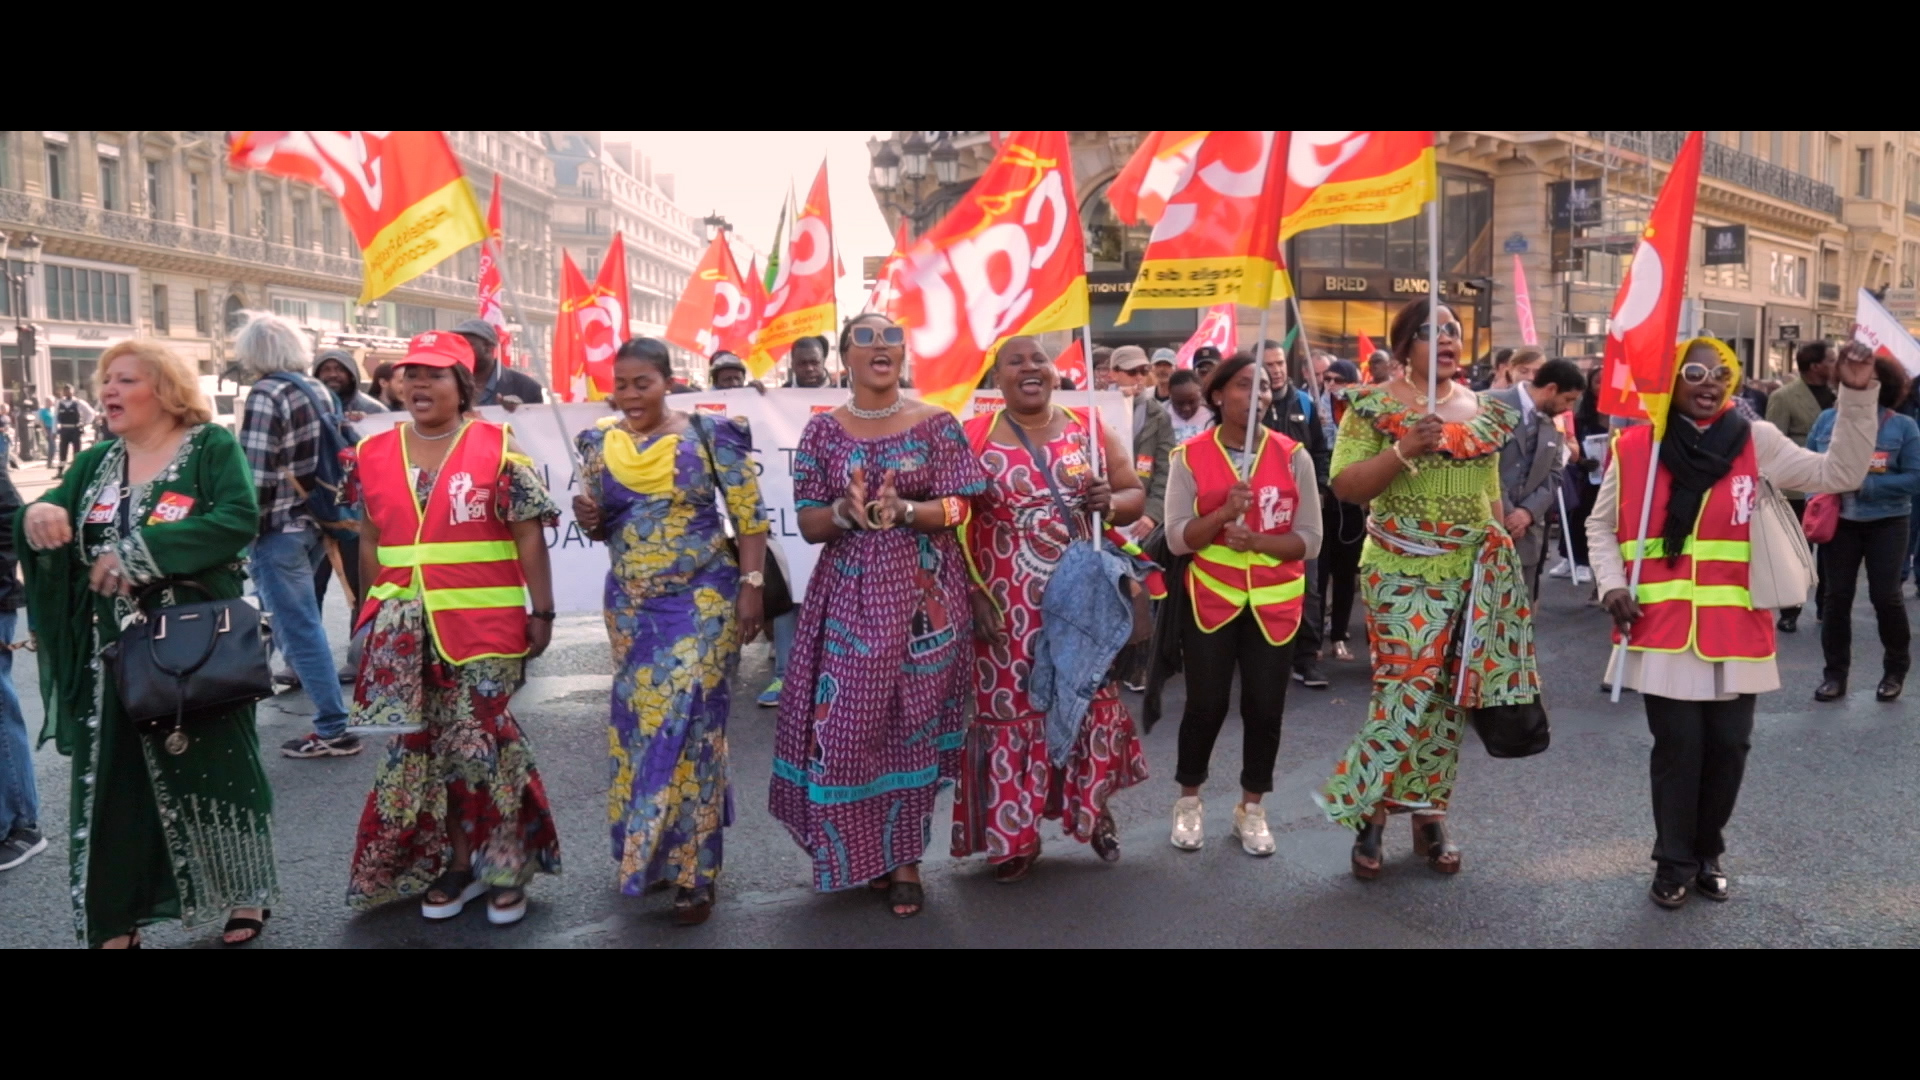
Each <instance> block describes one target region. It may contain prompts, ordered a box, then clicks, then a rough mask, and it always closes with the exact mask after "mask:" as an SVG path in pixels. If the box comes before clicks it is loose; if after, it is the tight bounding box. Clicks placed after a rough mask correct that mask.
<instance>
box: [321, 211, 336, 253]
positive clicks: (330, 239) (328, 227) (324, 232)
mask: <svg viewBox="0 0 1920 1080" xmlns="http://www.w3.org/2000/svg"><path fill="white" fill-rule="evenodd" d="M320 250H322V251H324V252H326V253H327V254H329V255H331V254H333V253H334V252H336V251H339V250H340V211H338V210H335V209H334V208H333V207H331V206H323V207H321V208H320Z"/></svg>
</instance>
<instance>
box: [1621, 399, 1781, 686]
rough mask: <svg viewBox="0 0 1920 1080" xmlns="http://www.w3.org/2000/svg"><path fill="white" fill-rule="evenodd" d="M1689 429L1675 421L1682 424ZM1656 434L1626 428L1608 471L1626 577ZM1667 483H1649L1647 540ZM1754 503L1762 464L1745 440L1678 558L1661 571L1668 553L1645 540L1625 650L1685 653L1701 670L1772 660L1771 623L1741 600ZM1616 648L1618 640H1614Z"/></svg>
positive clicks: (1664, 479)
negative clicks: (1706, 664) (1612, 475)
mask: <svg viewBox="0 0 1920 1080" xmlns="http://www.w3.org/2000/svg"><path fill="white" fill-rule="evenodd" d="M1686 422H1687V421H1686V420H1684V419H1682V420H1676V421H1675V423H1681V424H1684V423H1686ZM1652 450H1653V428H1652V427H1651V426H1646V425H1642V426H1640V427H1633V428H1628V429H1626V430H1625V431H1623V432H1621V433H1619V434H1618V435H1616V436H1615V437H1614V441H1613V455H1614V457H1613V461H1614V465H1613V468H1614V471H1615V472H1616V473H1618V474H1619V477H1620V513H1619V523H1618V524H1617V525H1616V526H1615V528H1614V534H1615V536H1616V537H1617V539H1618V540H1619V542H1620V555H1621V557H1622V558H1623V559H1625V560H1626V563H1627V572H1628V573H1629V574H1631V573H1632V572H1633V559H1634V555H1635V554H1636V553H1637V551H1638V548H1637V547H1636V545H1637V544H1638V542H1639V536H1638V531H1639V527H1640V522H1639V513H1640V502H1641V500H1642V499H1643V498H1644V497H1645V494H1646V484H1647V464H1648V459H1649V456H1650V455H1651V454H1652ZM1672 485H1673V479H1672V477H1671V476H1669V475H1668V473H1667V470H1666V469H1664V468H1663V469H1661V470H1660V471H1659V473H1658V475H1657V476H1656V477H1655V479H1654V485H1653V513H1652V514H1651V515H1650V516H1649V517H1648V518H1647V521H1648V532H1649V533H1650V534H1651V533H1657V532H1659V531H1660V529H1661V523H1662V522H1664V521H1666V520H1667V497H1668V494H1669V492H1670V491H1671V489H1672ZM1759 498H1760V459H1759V457H1758V455H1757V454H1756V453H1755V451H1754V448H1753V440H1752V439H1751V438H1749V439H1748V440H1747V445H1746V446H1745V448H1743V449H1742V450H1741V451H1740V456H1739V457H1738V458H1736V459H1734V463H1733V468H1732V469H1730V470H1728V471H1727V475H1725V476H1723V477H1721V478H1720V480H1719V482H1717V483H1715V484H1714V485H1713V487H1712V488H1711V489H1710V490H1709V491H1708V492H1707V497H1706V498H1704V499H1702V500H1701V501H1700V518H1699V520H1698V521H1697V522H1696V523H1695V524H1694V527H1693V535H1692V536H1690V537H1688V538H1687V542H1686V546H1685V548H1684V549H1683V551H1682V553H1681V556H1680V558H1679V560H1678V561H1677V562H1675V563H1674V564H1673V565H1672V566H1669V565H1667V559H1666V554H1667V545H1666V542H1665V541H1664V540H1662V539H1661V538H1659V537H1657V536H1651V535H1650V536H1649V537H1648V539H1647V553H1646V560H1645V561H1644V562H1643V563H1642V564H1641V567H1640V588H1639V590H1638V592H1637V593H1636V595H1635V599H1637V600H1638V601H1639V603H1640V620H1639V621H1638V622H1636V623H1634V624H1633V632H1632V633H1631V634H1630V635H1629V637H1628V642H1629V643H1628V646H1627V647H1628V648H1629V649H1632V650H1633V651H1635V652H1663V653H1680V652H1686V651H1688V650H1692V651H1693V652H1694V653H1695V654H1696V655H1698V656H1699V657H1700V658H1701V659H1703V660H1715V661H1718V660H1765V659H1768V658H1770V657H1772V656H1773V651H1774V649H1773V617H1772V615H1770V614H1769V613H1767V612H1765V611H1755V610H1754V609H1753V594H1752V593H1750V592H1749V591H1748V583H1749V581H1750V580H1751V578H1750V574H1749V570H1750V569H1751V564H1752V559H1753V542H1752V533H1753V524H1752V523H1753V514H1754V507H1755V506H1756V505H1757V504H1758V501H1759ZM1614 640H1615V641H1616V642H1617V641H1619V640H1620V635H1619V632H1618V631H1616V632H1615V633H1614Z"/></svg>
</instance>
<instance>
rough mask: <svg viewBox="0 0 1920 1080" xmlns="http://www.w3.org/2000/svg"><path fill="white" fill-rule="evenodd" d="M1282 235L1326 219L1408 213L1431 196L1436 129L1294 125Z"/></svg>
mask: <svg viewBox="0 0 1920 1080" xmlns="http://www.w3.org/2000/svg"><path fill="white" fill-rule="evenodd" d="M1292 135H1293V138H1292V140H1291V142H1290V143H1289V145H1288V147H1287V190H1286V197H1285V198H1284V200H1283V201H1282V203H1281V206H1280V240H1281V242H1283V243H1284V242H1285V241H1286V240H1287V239H1288V238H1289V237H1291V236H1293V235H1294V234H1295V233H1298V232H1303V231H1305V230H1307V229H1319V228H1323V227H1325V226H1328V225H1341V224H1348V225H1378V224H1383V223H1385V222H1389V221H1399V220H1400V219H1402V218H1410V217H1412V216H1413V215H1415V214H1417V213H1419V212H1420V207H1421V206H1422V205H1423V204H1425V203H1426V202H1427V201H1428V200H1430V199H1432V198H1433V197H1434V191H1435V187H1436V183H1437V180H1436V176H1435V170H1434V165H1433V132H1431V131H1296V132H1293V133H1292Z"/></svg>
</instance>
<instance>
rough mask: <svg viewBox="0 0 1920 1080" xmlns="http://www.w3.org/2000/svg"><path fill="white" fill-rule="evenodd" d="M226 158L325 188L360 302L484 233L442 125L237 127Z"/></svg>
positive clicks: (402, 281) (416, 274)
mask: <svg viewBox="0 0 1920 1080" xmlns="http://www.w3.org/2000/svg"><path fill="white" fill-rule="evenodd" d="M227 162H228V164H230V165H232V166H233V167H234V168H236V169H259V170H261V171H263V172H267V173H271V174H273V175H275V176H284V177H287V178H289V179H293V180H300V181H304V182H305V183H309V184H315V185H318V186H320V187H323V188H325V189H327V191H328V193H330V194H331V195H332V196H333V197H334V200H335V201H336V202H338V203H339V204H340V213H341V215H342V216H343V217H345V218H346V219H347V227H348V228H350V229H352V230H353V237H354V242H355V243H357V244H359V245H360V252H361V257H362V260H363V263H364V267H363V269H364V273H365V283H364V284H363V285H362V286H361V290H360V302H361V303H363V304H364V303H368V302H369V301H372V300H374V299H376V298H378V297H381V296H384V295H386V294H387V293H388V292H391V291H392V290H393V289H394V288H396V287H398V286H400V285H403V284H405V283H406V282H409V281H412V280H413V279H414V278H416V277H419V276H420V275H421V274H424V273H426V272H427V271H428V270H431V269H433V267H434V266H435V265H437V264H438V263H440V262H441V261H442V260H444V259H447V258H450V257H452V256H453V255H454V253H456V252H458V251H459V250H460V249H462V248H464V247H466V246H467V245H469V244H477V243H480V242H481V241H483V240H485V239H486V238H487V224H486V221H485V219H483V218H482V217H481V216H480V204H479V203H478V202H477V201H476V200H475V199H474V197H473V188H472V187H471V186H469V185H468V184H467V178H466V177H465V176H464V175H462V174H461V172H460V159H459V158H457V157H455V156H454V153H453V147H452V146H450V145H448V143H447V136H446V133H445V132H443V131H234V132H229V133H228V140H227Z"/></svg>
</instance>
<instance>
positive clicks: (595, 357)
mask: <svg viewBox="0 0 1920 1080" xmlns="http://www.w3.org/2000/svg"><path fill="white" fill-rule="evenodd" d="M627 299H628V296H627V241H626V238H625V237H624V236H623V235H622V234H620V233H617V232H616V233H614V234H613V243H612V244H610V245H608V247H607V259H606V261H605V262H603V263H601V264H600V273H599V274H598V275H597V276H596V277H595V278H594V282H593V297H592V302H591V303H589V304H587V305H585V306H584V307H582V308H580V309H579V311H578V312H577V314H576V318H577V319H578V320H579V330H580V345H581V350H582V360H583V363H584V364H585V372H586V376H587V387H586V389H587V400H588V401H599V400H600V399H601V398H604V397H606V396H607V395H608V394H611V393H613V354H614V353H616V352H619V351H620V345H621V343H622V342H624V341H626V340H627V336H628V333H629V331H628V328H627V312H628V311H629V310H631V308H629V306H628V304H627Z"/></svg>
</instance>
